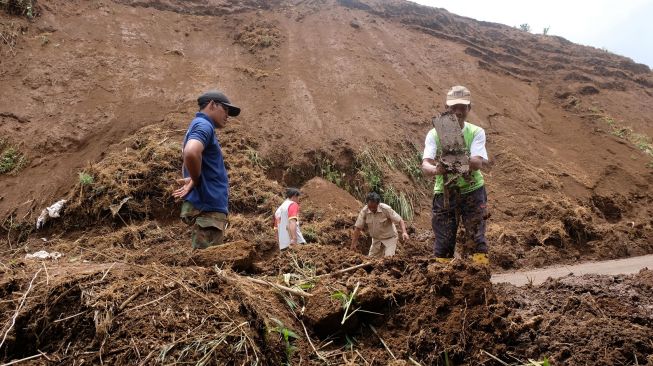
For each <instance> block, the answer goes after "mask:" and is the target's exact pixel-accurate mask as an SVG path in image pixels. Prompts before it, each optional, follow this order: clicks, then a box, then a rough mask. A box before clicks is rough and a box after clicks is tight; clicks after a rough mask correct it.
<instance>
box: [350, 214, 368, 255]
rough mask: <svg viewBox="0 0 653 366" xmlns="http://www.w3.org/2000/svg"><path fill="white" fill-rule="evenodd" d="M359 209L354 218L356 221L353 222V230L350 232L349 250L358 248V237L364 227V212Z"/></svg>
mask: <svg viewBox="0 0 653 366" xmlns="http://www.w3.org/2000/svg"><path fill="white" fill-rule="evenodd" d="M364 210H365V209H364V208H363V210H361V212H359V213H358V217H357V218H356V223H355V224H354V231H353V232H352V234H351V245H350V247H349V248H350V249H351V250H356V248H358V238H359V237H360V236H361V231H362V230H363V228H364V227H365V212H364Z"/></svg>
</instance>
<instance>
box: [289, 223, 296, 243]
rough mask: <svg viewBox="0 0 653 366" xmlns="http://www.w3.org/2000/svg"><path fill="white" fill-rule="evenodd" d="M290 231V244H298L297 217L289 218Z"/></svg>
mask: <svg viewBox="0 0 653 366" xmlns="http://www.w3.org/2000/svg"><path fill="white" fill-rule="evenodd" d="M288 231H289V232H290V245H293V244H297V219H296V218H294V219H289V220H288Z"/></svg>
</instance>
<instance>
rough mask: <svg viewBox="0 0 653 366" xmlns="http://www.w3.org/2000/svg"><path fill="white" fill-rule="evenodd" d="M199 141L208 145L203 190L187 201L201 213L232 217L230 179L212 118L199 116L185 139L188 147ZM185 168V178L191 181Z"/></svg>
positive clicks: (203, 173) (204, 153) (194, 189)
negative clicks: (189, 142) (217, 213)
mask: <svg viewBox="0 0 653 366" xmlns="http://www.w3.org/2000/svg"><path fill="white" fill-rule="evenodd" d="M191 139H192V140H198V141H200V142H201V143H202V144H203V145H204V151H202V172H201V176H200V182H201V184H200V186H199V188H198V187H194V188H193V190H192V191H190V193H189V194H188V196H186V201H188V202H190V203H191V204H192V205H193V207H195V208H196V209H198V210H200V211H217V212H222V213H224V214H228V213H229V177H228V176H227V169H225V167H224V160H223V158H222V149H221V148H220V143H219V142H218V138H217V137H216V136H215V129H214V127H213V122H212V121H211V118H210V117H209V116H207V115H206V114H204V113H201V112H198V113H197V114H196V115H195V119H193V121H191V123H190V126H188V131H186V136H185V137H184V145H183V146H184V147H186V143H187V142H188V140H191ZM189 176H190V175H189V174H188V170H187V169H186V167H184V177H189Z"/></svg>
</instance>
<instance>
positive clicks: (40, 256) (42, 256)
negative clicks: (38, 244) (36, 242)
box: [25, 250, 63, 259]
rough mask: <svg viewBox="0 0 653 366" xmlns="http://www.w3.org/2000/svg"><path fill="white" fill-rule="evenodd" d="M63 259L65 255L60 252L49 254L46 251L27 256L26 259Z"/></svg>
mask: <svg viewBox="0 0 653 366" xmlns="http://www.w3.org/2000/svg"><path fill="white" fill-rule="evenodd" d="M61 257H63V254H61V253H59V252H52V253H49V252H47V251H45V250H39V251H38V252H36V253H32V254H25V259H59V258H61Z"/></svg>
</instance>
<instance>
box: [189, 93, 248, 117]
mask: <svg viewBox="0 0 653 366" xmlns="http://www.w3.org/2000/svg"><path fill="white" fill-rule="evenodd" d="M211 101H215V102H217V103H220V104H224V105H226V106H227V107H229V116H231V117H236V116H237V115H239V114H240V108H238V107H236V106H235V105H233V104H231V102H230V101H229V98H227V96H226V95H224V93H223V92H221V91H217V90H211V91H207V92H206V93H204V94H202V95H200V96H199V98H197V104H198V105H199V106H200V107H201V106H203V105H206V104H207V103H209V102H211Z"/></svg>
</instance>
